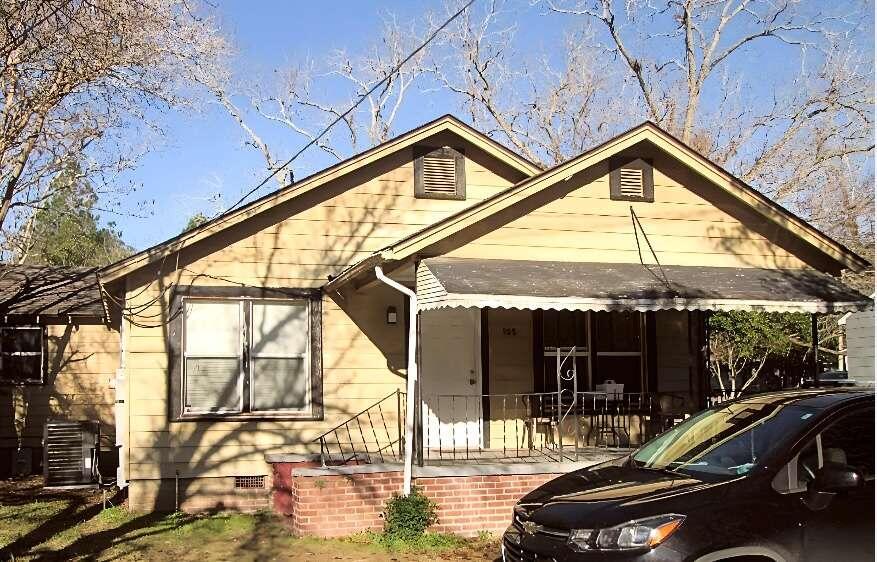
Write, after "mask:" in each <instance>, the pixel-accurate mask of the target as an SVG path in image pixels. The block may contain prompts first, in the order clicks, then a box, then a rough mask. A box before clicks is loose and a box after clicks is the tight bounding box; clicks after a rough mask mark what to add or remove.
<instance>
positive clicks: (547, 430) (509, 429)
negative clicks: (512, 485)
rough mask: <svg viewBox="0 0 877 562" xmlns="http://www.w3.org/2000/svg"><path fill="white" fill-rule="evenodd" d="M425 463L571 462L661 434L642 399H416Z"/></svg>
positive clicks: (652, 403)
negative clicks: (419, 401) (419, 404)
mask: <svg viewBox="0 0 877 562" xmlns="http://www.w3.org/2000/svg"><path fill="white" fill-rule="evenodd" d="M422 412H423V414H422V415H423V419H422V435H423V455H424V458H425V459H426V460H442V461H444V460H475V461H478V460H490V459H496V460H500V459H514V458H521V459H528V460H532V459H539V458H541V459H543V460H545V461H561V460H576V459H578V458H579V457H580V456H581V455H583V454H587V452H588V451H589V450H592V449H594V448H602V449H625V448H630V447H636V446H639V445H641V444H642V443H644V442H645V441H647V440H648V439H650V438H651V437H653V436H654V435H656V434H657V433H659V432H660V431H662V429H663V425H664V423H663V419H662V416H661V412H660V409H659V407H658V403H657V401H656V400H655V398H654V396H653V395H651V394H648V393H609V394H607V393H605V392H576V393H575V394H572V393H564V394H561V393H557V392H544V393H517V394H480V395H451V394H445V395H432V396H424V397H423V405H422Z"/></svg>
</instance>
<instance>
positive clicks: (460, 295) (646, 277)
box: [417, 258, 873, 312]
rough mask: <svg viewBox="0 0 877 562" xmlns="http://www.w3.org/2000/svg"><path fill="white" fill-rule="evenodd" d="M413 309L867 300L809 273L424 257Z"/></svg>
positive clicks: (773, 307) (797, 305)
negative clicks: (415, 307) (416, 303)
mask: <svg viewBox="0 0 877 562" xmlns="http://www.w3.org/2000/svg"><path fill="white" fill-rule="evenodd" d="M417 294H418V306H419V308H420V309H421V310H430V309H436V308H445V307H467V308H468V307H477V308H519V309H557V310H639V311H648V310H768V311H777V312H846V311H851V310H861V309H864V308H867V307H868V306H871V305H872V304H873V303H872V301H871V300H870V299H869V298H868V297H866V296H865V295H862V294H861V293H858V292H857V291H854V290H852V289H850V288H849V287H847V286H846V285H844V284H843V283H841V282H840V280H838V279H836V278H834V277H832V276H830V275H827V274H824V273H821V272H819V271H815V270H811V269H759V268H735V267H700V266H678V265H665V266H656V265H648V266H646V265H642V264H631V263H593V262H592V263H584V262H549V261H523V260H480V259H461V258H430V259H426V260H423V261H422V262H421V263H420V267H419V268H418V272H417Z"/></svg>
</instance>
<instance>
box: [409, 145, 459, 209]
mask: <svg viewBox="0 0 877 562" xmlns="http://www.w3.org/2000/svg"><path fill="white" fill-rule="evenodd" d="M414 155H415V158H414V196H415V197H418V198H421V199H458V200H465V199H466V159H465V157H464V156H463V151H462V149H454V148H450V147H447V146H445V147H441V148H429V147H416V148H415V152H414Z"/></svg>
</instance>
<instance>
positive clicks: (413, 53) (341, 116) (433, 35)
mask: <svg viewBox="0 0 877 562" xmlns="http://www.w3.org/2000/svg"><path fill="white" fill-rule="evenodd" d="M474 3H475V0H469V1H468V2H466V4H464V5H463V7H462V8H460V9H459V10H457V12H456V13H455V14H454V15H452V16H451V17H450V18H448V19H447V20H446V21H445V23H443V24H441V25H440V26H439V27H438V28H436V30H435V31H433V32H432V33H431V34H430V36H429V37H427V38H426V40H425V41H424V42H423V43H421V45H420V46H419V47H417V48H416V49H414V50H413V51H411V53H410V54H409V55H408V56H406V57H405V58H404V59H402V61H401V62H400V63H399V64H397V65H396V66H395V67H394V68H393V70H391V71H390V72H388V73H387V75H386V76H384V77H383V78H382V79H381V80H380V81H379V82H377V83H376V84H375V85H374V86H372V87H371V88H369V90H368V91H367V92H365V93H364V94H362V95H361V96H360V97H359V99H358V100H356V102H355V103H354V104H353V105H352V106H350V108H349V109H348V110H347V111H345V112H344V113H341V114H339V115H338V116H337V117H336V118H335V119H333V120H332V122H331V123H329V124H328V125H327V126H326V128H325V129H323V130H322V132H320V134H318V135H316V136H315V137H314V138H312V139H311V140H310V141H309V142H308V143H307V144H305V145H304V146H303V147H301V148H300V149H299V150H298V152H296V153H295V154H293V155H292V157H291V158H290V159H289V160H287V161H286V162H284V163H283V165H281V166H280V167H278V168H276V169H275V170H274V171H273V172H271V173H270V174H269V175H268V177H266V178H265V179H263V180H262V181H261V182H259V183H258V185H256V187H254V188H253V189H251V190H250V191H248V192H247V193H246V194H244V196H243V197H241V198H240V199H238V200H237V201H236V202H235V204H234V205H232V206H231V207H229V208H228V210H226V211H225V213H222V214H223V215H224V214H226V213H229V212H231V211H232V210H234V209H235V207H237V206H238V205H240V204H241V203H243V202H244V201H246V200H247V198H248V197H249V196H250V195H252V194H253V193H255V192H256V191H258V190H259V189H260V188H261V187H262V186H264V185H265V184H266V183H268V182H269V181H270V180H271V178H273V177H274V176H276V175H277V172H279V171H281V170H283V169H284V168H286V167H287V166H289V165H290V164H292V161H293V160H295V159H296V158H298V157H299V156H301V155H302V153H303V152H304V151H305V150H307V149H309V148H310V147H312V146H313V145H315V144H316V143H317V141H318V140H320V138H321V137H322V136H323V135H325V134H326V133H328V132H329V130H330V129H331V128H332V127H334V126H335V125H337V124H338V123H339V122H340V121H341V120H342V119H344V118H345V117H347V116H348V115H350V113H352V112H353V110H354V109H356V108H357V107H359V104H361V103H362V102H363V101H365V99H366V98H367V97H369V96H370V95H371V94H372V93H373V92H374V91H375V90H377V89H378V88H379V87H381V86H382V85H383V84H384V83H385V82H386V81H387V80H389V79H390V78H391V77H392V76H393V75H395V74H396V73H397V72H399V70H400V69H401V68H402V67H403V66H405V64H406V63H407V62H408V61H410V60H411V59H413V58H414V57H415V56H416V55H417V53H419V52H420V51H422V50H423V49H424V48H426V46H427V45H429V44H430V43H431V42H432V40H433V39H435V38H436V36H438V34H439V33H441V31H442V30H443V29H444V28H446V27H447V26H448V25H450V23H451V22H452V21H454V20H455V19H457V17H459V16H460V14H462V13H463V12H465V11H466V9H467V8H469V6H471V5H472V4H474ZM220 216H221V215H220Z"/></svg>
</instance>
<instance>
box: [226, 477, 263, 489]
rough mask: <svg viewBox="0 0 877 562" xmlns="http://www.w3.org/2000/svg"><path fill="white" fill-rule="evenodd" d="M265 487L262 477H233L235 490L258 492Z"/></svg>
mask: <svg viewBox="0 0 877 562" xmlns="http://www.w3.org/2000/svg"><path fill="white" fill-rule="evenodd" d="M264 487H265V477H264V476H235V477H234V489H235V490H260V489H262V488H264Z"/></svg>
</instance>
